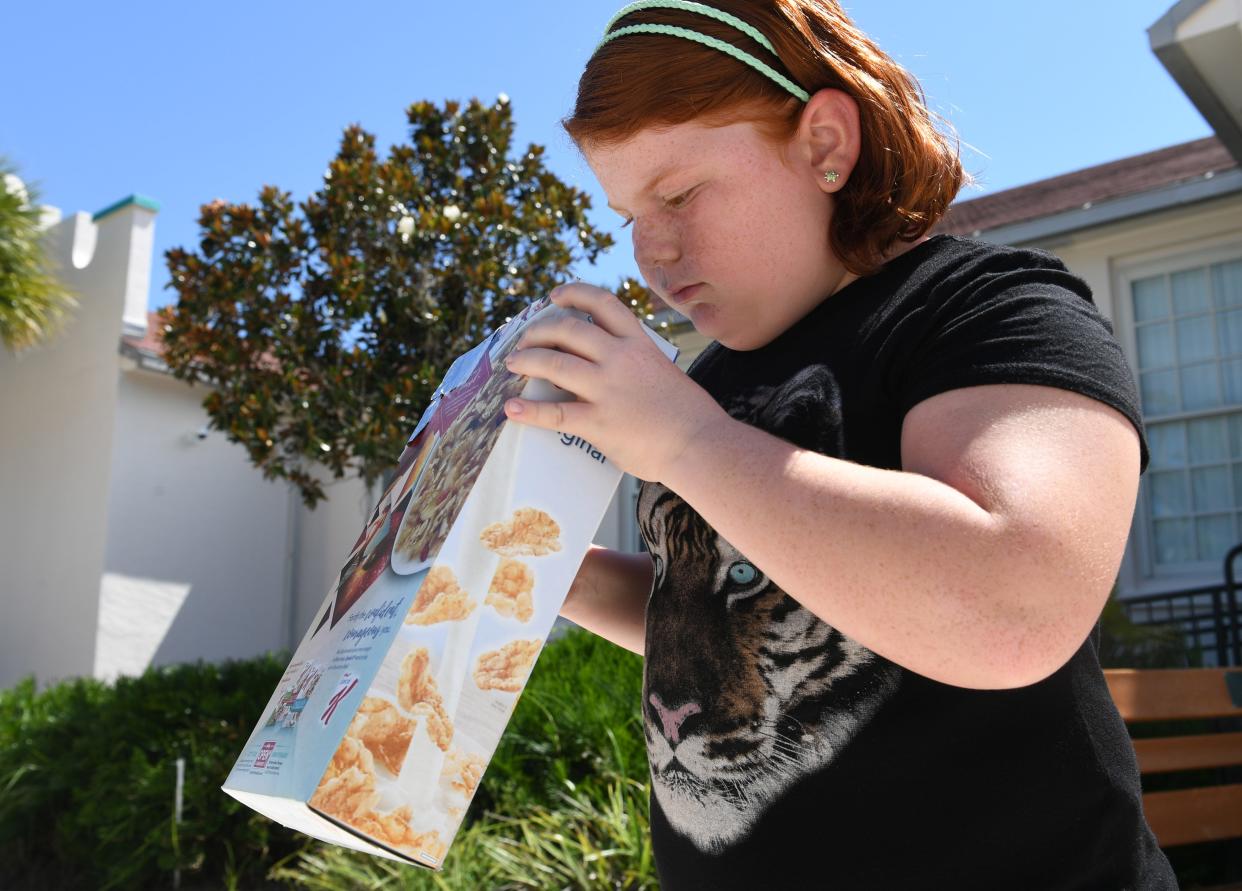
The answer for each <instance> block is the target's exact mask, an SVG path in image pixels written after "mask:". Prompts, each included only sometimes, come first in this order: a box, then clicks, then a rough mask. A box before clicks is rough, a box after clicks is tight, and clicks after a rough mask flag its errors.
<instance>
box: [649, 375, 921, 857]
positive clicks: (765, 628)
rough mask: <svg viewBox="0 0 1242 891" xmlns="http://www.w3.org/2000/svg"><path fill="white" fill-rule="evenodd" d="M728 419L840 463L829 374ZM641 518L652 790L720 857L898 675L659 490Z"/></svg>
mask: <svg viewBox="0 0 1242 891" xmlns="http://www.w3.org/2000/svg"><path fill="white" fill-rule="evenodd" d="M725 407H726V409H727V410H728V411H729V412H730V414H732V415H733V416H734V417H737V418H739V419H740V420H744V421H747V422H748V423H752V424H754V425H755V426H758V427H761V428H762V429H765V430H768V431H769V432H771V433H774V434H776V435H778V436H782V437H783V438H785V439H788V440H790V441H792V442H794V443H796V444H798V445H801V446H803V447H806V448H814V449H815V450H816V451H820V452H824V453H825V454H830V455H832V454H837V455H839V454H841V453H842V452H841V447H842V441H841V439H842V435H841V430H840V400H839V396H838V391H837V388H836V385H835V382H834V380H833V378H832V375H831V373H830V372H829V371H828V369H827V368H825V367H823V366H815V367H812V368H809V369H806V370H804V371H803V372H801V373H800V374H798V375H797V376H796V377H794V378H792V379H791V380H790V381H788V382H787V383H786V384H785V385H783V386H781V387H779V388H762V389H757V390H754V391H751V392H749V393H747V394H745V396H744V397H742V398H740V399H738V400H734V401H733V402H731V403H729V404H726V406H725ZM638 518H639V527H640V529H641V531H642V535H643V538H644V540H645V541H646V542H647V546H648V548H649V550H650V551H651V555H652V562H653V564H654V568H655V582H654V585H653V588H652V594H651V599H650V601H649V603H648V607H647V631H646V634H647V647H646V649H647V658H646V660H645V662H644V679H643V717H644V722H643V723H644V727H645V731H646V739H647V755H648V760H649V762H650V768H651V777H652V789H653V792H654V793H655V796H656V798H657V800H658V801H659V804H660V807H661V808H662V809H663V811H664V813H665V815H666V817H667V818H668V821H669V823H670V824H671V825H672V826H673V828H674V829H676V830H677V831H678V832H680V833H681V834H683V835H685V836H686V837H688V838H689V839H690V840H691V841H692V842H693V843H694V844H695V846H697V847H698V848H699V849H700V850H703V851H716V850H719V849H721V848H723V847H726V846H727V845H729V844H731V843H733V842H735V841H737V840H738V839H740V838H742V837H743V836H745V835H746V834H747V832H748V831H749V829H750V827H751V826H752V825H753V824H754V822H755V821H756V820H757V819H758V818H759V817H760V816H762V814H763V813H764V812H765V811H766V810H767V809H768V808H769V807H770V806H771V805H772V804H773V803H774V802H775V801H776V800H777V799H779V798H780V797H781V796H782V794H783V793H784V792H785V791H786V790H787V789H788V788H789V787H790V786H791V785H793V784H794V783H796V782H797V781H798V780H799V779H800V778H802V777H804V776H806V775H808V774H810V773H813V772H815V771H818V770H820V769H822V768H823V767H825V766H826V765H828V764H829V763H830V762H831V761H832V760H833V758H834V757H835V756H836V755H837V753H839V752H840V751H841V750H842V748H844V747H845V746H846V745H847V744H848V743H849V741H850V740H851V738H852V737H853V736H854V735H855V733H856V732H857V731H858V729H859V728H860V727H861V726H863V725H864V724H865V723H866V722H867V721H868V720H869V719H870V718H871V716H872V715H873V714H874V713H875V711H876V710H877V709H878V708H879V706H880V705H881V704H882V703H883V702H884V701H885V700H886V699H888V698H889V697H890V696H891V695H892V692H893V690H895V689H896V685H897V682H898V678H899V676H900V673H899V669H898V668H897V667H896V666H895V665H893V664H892V663H890V662H888V661H886V660H884V659H882V658H881V657H879V656H877V655H876V654H874V653H872V652H871V651H870V650H868V649H866V648H865V647H863V646H861V645H860V644H858V643H856V642H854V641H852V640H850V639H849V638H848V637H846V636H845V635H843V634H841V633H840V632H839V631H837V630H836V629H834V628H832V627H831V626H830V625H828V624H826V623H825V622H823V621H822V620H820V619H819V618H818V617H816V616H815V615H814V614H813V613H811V612H810V611H809V610H807V609H805V608H804V607H803V606H801V605H800V604H799V603H798V602H797V601H795V600H794V599H793V598H792V597H790V596H789V595H787V594H786V593H785V592H784V591H782V590H781V589H780V588H779V587H777V586H776V585H775V584H774V583H773V582H771V581H770V580H769V579H768V578H767V576H765V575H764V573H763V572H762V570H760V569H759V567H757V566H755V565H754V564H752V563H751V562H750V561H748V560H747V559H746V556H745V555H744V554H742V553H741V552H740V551H738V550H737V549H736V548H735V547H733V546H732V545H731V544H730V543H729V542H728V541H726V540H725V539H723V538H722V537H720V536H719V535H718V534H717V533H716V532H715V531H714V530H713V529H712V528H711V527H710V526H709V525H708V524H707V523H706V522H704V521H703V519H702V518H701V517H700V516H699V515H698V514H697V513H696V512H695V511H694V510H693V509H692V508H691V507H690V506H689V505H687V504H686V502H685V501H683V500H682V499H681V498H680V497H678V496H677V495H676V494H675V493H674V492H672V491H670V490H669V489H668V488H667V487H665V486H663V485H660V484H658V483H643V485H642V489H641V492H640V495H639V502H638Z"/></svg>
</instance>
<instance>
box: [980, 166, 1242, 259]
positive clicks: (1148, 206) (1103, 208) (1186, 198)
mask: <svg viewBox="0 0 1242 891" xmlns="http://www.w3.org/2000/svg"><path fill="white" fill-rule="evenodd" d="M1236 193H1242V168H1237V167H1235V168H1233V169H1231V170H1226V171H1223V172H1220V173H1213V172H1211V171H1209V172H1208V173H1205V174H1203V175H1202V176H1200V177H1197V178H1195V179H1192V180H1183V181H1182V182H1179V183H1173V184H1171V185H1167V186H1162V187H1160V188H1156V189H1150V190H1148V191H1146V192H1138V193H1136V194H1133V195H1125V196H1122V197H1120V198H1114V199H1111V200H1109V201H1101V202H1099V203H1096V204H1088V205H1084V206H1083V207H1080V208H1075V209H1073V210H1067V211H1061V212H1059V213H1053V214H1048V215H1047V216H1043V217H1035V218H1033V219H1029V220H1021V221H1019V222H1016V223H1009V224H1007V225H1004V226H996V227H994V228H991V229H982V230H976V231H975V232H972V233H970V234H971V237H973V238H978V239H980V240H982V241H990V242H994V243H996V244H1015V245H1016V244H1029V243H1032V242H1043V241H1047V240H1049V239H1052V238H1057V237H1060V236H1064V235H1069V234H1070V233H1073V232H1078V231H1081V230H1083V229H1093V228H1096V227H1099V226H1105V225H1108V224H1109V223H1116V222H1120V221H1122V220H1126V219H1133V218H1134V217H1139V216H1144V215H1147V214H1152V213H1157V212H1159V211H1164V210H1172V209H1174V208H1178V207H1182V206H1185V205H1188V204H1195V203H1197V202H1200V201H1208V200H1211V199H1213V198H1223V197H1226V196H1228V195H1232V194H1236Z"/></svg>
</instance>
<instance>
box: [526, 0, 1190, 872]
mask: <svg viewBox="0 0 1242 891" xmlns="http://www.w3.org/2000/svg"><path fill="white" fill-rule="evenodd" d="M565 127H566V129H567V130H568V132H569V133H570V135H571V136H572V138H573V139H574V140H575V142H576V144H577V145H578V147H579V148H580V149H581V150H582V152H583V154H584V156H585V158H586V159H587V162H588V163H589V164H590V166H591V169H592V171H593V172H594V173H595V175H596V177H597V178H598V179H599V182H600V184H601V186H602V187H603V189H604V191H605V193H606V194H607V196H608V199H609V205H610V206H611V207H613V208H614V209H615V210H616V211H617V212H618V213H620V214H621V215H622V216H623V217H625V219H626V221H627V222H626V225H632V226H633V235H634V257H635V260H636V261H637V264H638V267H639V269H640V271H641V273H642V275H643V277H644V279H645V280H646V281H647V283H648V284H649V286H650V287H651V288H652V289H653V290H654V291H655V292H656V293H657V294H659V296H660V297H661V298H663V299H664V300H665V301H666V302H667V303H668V304H669V305H671V306H672V307H674V308H675V309H676V310H677V311H678V312H679V313H681V314H683V315H685V316H686V317H688V318H689V319H690V320H691V322H692V323H693V324H694V327H695V328H696V329H697V330H698V331H699V332H701V333H702V334H704V335H706V336H707V337H709V338H710V339H711V340H712V341H713V342H712V343H711V345H710V346H709V347H708V348H707V349H706V350H705V351H704V352H703V354H702V355H701V356H700V357H699V358H698V359H697V360H696V361H695V363H694V365H693V366H692V367H691V369H690V371H689V374H688V375H683V374H682V373H681V372H680V371H679V370H677V368H676V367H675V366H674V365H673V364H672V363H670V362H668V361H667V360H666V359H665V358H664V357H663V356H662V355H661V354H660V353H659V352H658V350H656V348H655V347H654V346H653V345H652V344H651V343H650V341H649V340H648V338H647V337H646V336H645V335H644V334H643V332H642V330H641V327H640V325H639V323H638V321H637V320H636V319H635V318H634V317H633V315H632V314H631V313H630V312H629V310H628V309H627V308H626V307H625V306H624V305H622V304H621V302H620V301H618V300H617V299H616V298H615V297H614V296H613V295H612V294H610V293H608V292H607V291H604V290H601V289H598V288H593V287H590V286H588V285H582V284H573V285H566V286H562V287H560V288H558V289H557V290H556V291H554V292H553V294H552V300H553V301H554V302H555V303H557V304H559V305H562V306H568V307H575V308H577V309H580V310H582V311H584V312H586V313H588V314H590V315H591V316H592V317H593V320H594V324H593V325H592V324H588V323H586V322H582V321H577V320H573V319H568V320H562V321H556V322H549V323H545V324H540V325H538V326H533V327H532V328H531V329H530V330H528V331H527V332H526V333H525V334H524V336H523V338H522V340H521V341H520V342H519V344H518V347H519V349H518V351H516V352H514V353H513V354H512V355H511V356H510V357H509V360H508V363H509V367H510V368H511V369H512V370H513V371H515V372H517V373H520V374H526V375H534V376H538V377H542V378H546V379H548V380H550V381H551V382H552V383H554V384H556V385H558V386H560V387H562V388H564V389H567V390H569V391H571V392H573V393H574V394H575V395H576V396H577V400H578V401H576V402H572V403H537V402H530V401H525V400H512V401H511V402H510V403H508V404H507V406H506V411H507V413H508V416H509V417H510V418H511V419H512V420H514V421H519V422H522V423H528V424H533V425H535V426H539V427H545V428H548V429H555V430H559V431H563V432H565V433H570V434H575V435H578V436H582V437H583V438H585V439H587V440H588V441H590V442H592V443H594V444H595V446H596V447H597V448H599V449H601V450H602V451H603V452H604V453H605V454H607V455H608V456H609V457H610V458H611V459H612V460H613V461H614V462H615V463H616V464H617V465H619V466H620V467H621V468H623V469H624V470H626V471H628V472H629V473H632V474H634V475H635V476H637V477H639V478H640V479H642V480H644V481H645V482H644V483H643V485H642V489H641V494H640V498H639V504H638V520H639V525H640V528H641V531H642V534H643V537H644V539H645V541H646V543H647V546H648V548H649V550H650V553H649V554H638V555H633V554H621V553H615V552H610V551H608V550H605V549H602V548H596V549H593V550H592V551H591V552H590V553H589V554H588V556H587V558H586V560H585V561H584V563H583V565H582V568H581V570H580V572H579V575H578V578H577V579H576V581H575V584H574V587H573V590H572V591H571V592H570V596H569V598H568V600H567V602H566V604H565V607H564V609H563V613H564V614H565V615H566V616H568V617H569V618H570V619H572V620H574V621H575V622H577V623H579V624H581V625H583V626H585V627H587V628H590V629H592V630H594V631H595V632H597V633H599V634H601V635H603V636H605V637H607V638H609V639H610V640H612V641H614V642H616V643H618V644H620V645H622V646H625V647H628V648H629V649H631V650H634V651H635V652H638V653H641V654H643V655H644V657H645V662H644V690H643V703H642V706H643V717H644V722H645V728H646V735H647V743H648V755H649V760H650V768H651V777H652V790H653V795H652V800H651V826H652V833H653V844H654V850H655V855H656V862H657V866H658V869H659V873H660V878H661V881H662V885H663V887H664V888H665V889H666V891H672V889H679V888H710V889H724V888H745V889H755V888H780V889H786V888H842V889H855V888H867V889H870V888H875V889H904V888H951V889H966V888H980V889H984V888H986V889H998V888H1002V889H1018V888H1032V889H1049V888H1108V889H1120V888H1128V889H1137V888H1141V889H1156V888H1173V887H1175V882H1174V879H1173V877H1172V873H1171V870H1170V868H1169V865H1168V862H1167V861H1166V859H1165V858H1164V856H1163V855H1162V854H1161V852H1160V850H1159V849H1158V848H1157V846H1156V843H1155V840H1154V838H1153V836H1152V834H1151V832H1150V830H1149V829H1148V827H1147V825H1146V823H1145V821H1144V818H1143V814H1142V810H1141V797H1140V790H1139V783H1138V773H1137V769H1136V765H1135V761H1134V756H1133V751H1132V749H1131V746H1130V743H1129V739H1128V737H1127V735H1126V730H1125V727H1124V725H1123V724H1122V722H1121V720H1120V718H1119V717H1118V714H1117V711H1116V709H1115V708H1114V707H1113V705H1112V701H1111V699H1110V698H1109V695H1108V690H1107V688H1106V687H1105V684H1104V680H1103V676H1102V674H1101V671H1100V667H1099V664H1098V661H1097V658H1096V645H1095V642H1094V639H1093V629H1094V628H1095V627H1096V622H1097V619H1098V617H1099V614H1100V610H1101V608H1102V606H1103V604H1104V602H1105V600H1106V598H1107V597H1108V593H1109V590H1110V587H1111V585H1112V583H1113V580H1114V579H1115V577H1116V572H1117V569H1118V566H1119V563H1120V561H1121V557H1122V552H1123V550H1124V547H1125V541H1126V534H1127V531H1128V529H1129V525H1130V519H1131V514H1132V512H1133V509H1134V504H1135V498H1136V493H1137V487H1138V478H1139V474H1140V473H1141V472H1142V470H1143V469H1144V468H1145V466H1146V461H1147V449H1146V444H1145V442H1144V439H1143V434H1142V420H1141V416H1140V412H1139V408H1138V399H1137V396H1136V393H1135V386H1134V382H1133V379H1132V376H1131V374H1130V372H1129V370H1128V366H1127V364H1126V361H1125V359H1124V357H1123V355H1122V353H1121V350H1120V348H1119V346H1118V345H1117V342H1116V341H1115V340H1114V339H1113V337H1112V329H1111V326H1110V325H1109V323H1108V322H1107V321H1106V320H1105V319H1104V318H1103V317H1102V316H1101V315H1100V314H1099V313H1098V312H1097V311H1096V309H1095V307H1094V305H1093V304H1092V301H1091V295H1090V293H1089V292H1088V290H1087V287H1086V285H1085V284H1084V283H1083V282H1081V281H1080V280H1079V279H1077V278H1075V277H1074V276H1072V275H1070V274H1069V273H1068V272H1067V271H1066V269H1065V267H1064V266H1063V265H1062V264H1061V263H1060V262H1059V261H1057V260H1056V259H1055V258H1054V257H1052V256H1050V255H1048V254H1045V253H1042V252H1038V251H1029V250H1016V249H1011V248H1005V247H998V246H994V245H988V244H983V243H978V242H973V241H970V240H966V239H960V238H954V237H947V236H932V237H929V236H928V232H929V230H930V229H931V227H932V226H933V225H934V224H935V222H936V221H937V220H938V219H939V217H940V216H941V215H942V214H943V213H944V211H945V209H946V208H947V207H948V205H949V203H950V202H951V201H952V199H953V197H954V195H955V194H956V192H957V190H958V187H959V186H960V184H961V182H962V179H963V174H962V169H961V166H960V164H959V161H958V158H957V154H956V151H955V150H954V148H953V146H951V145H950V144H949V143H948V141H947V140H946V139H945V138H944V136H942V135H941V134H940V133H939V132H937V130H936V128H935V126H934V125H933V121H932V119H931V115H930V114H929V112H928V110H927V109H926V107H925V106H924V103H923V100H922V97H921V94H920V92H919V89H918V86H917V84H916V83H915V82H914V80H913V79H912V78H911V76H910V75H909V74H908V73H906V72H905V71H904V70H902V69H901V68H900V67H899V66H897V65H896V64H895V63H894V62H893V60H892V59H890V58H889V57H888V56H886V55H885V54H884V53H883V52H882V51H881V50H880V49H879V48H878V47H876V46H875V45H874V44H873V43H872V42H871V41H870V40H869V39H868V38H867V37H866V36H865V35H864V34H862V33H861V32H859V31H858V29H857V28H856V27H855V26H854V25H853V23H852V22H851V21H850V20H849V19H848V18H847V17H846V15H845V14H844V13H843V12H842V10H841V9H840V7H839V6H838V5H837V4H836V2H834V0H716V2H714V3H713V4H712V5H711V6H708V5H705V4H701V3H695V2H684V0H668V2H639V3H632V4H630V5H629V6H627V7H625V8H624V9H622V10H621V12H620V13H619V14H618V15H617V16H616V17H615V18H614V19H613V21H612V22H610V23H609V24H608V26H607V28H606V29H605V39H604V41H603V42H602V43H601V44H600V46H599V47H598V49H597V50H596V52H595V53H594V55H593V56H592V57H591V59H590V60H589V61H588V63H587V66H586V70H585V72H584V73H583V75H582V79H581V81H580V83H579V90H578V98H577V103H576V106H575V108H574V112H573V114H572V115H571V116H570V117H569V118H568V119H567V120H566V121H565Z"/></svg>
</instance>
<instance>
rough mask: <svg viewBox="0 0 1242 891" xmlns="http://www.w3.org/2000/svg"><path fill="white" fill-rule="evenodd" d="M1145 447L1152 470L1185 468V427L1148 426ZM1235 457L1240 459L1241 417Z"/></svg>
mask: <svg viewBox="0 0 1242 891" xmlns="http://www.w3.org/2000/svg"><path fill="white" fill-rule="evenodd" d="M1147 447H1148V449H1149V450H1150V452H1151V463H1150V464H1149V465H1148V466H1150V467H1151V469H1152V470H1155V469H1156V468H1158V467H1185V466H1186V425H1185V424H1183V423H1180V422H1174V423H1171V424H1152V425H1150V426H1148V428H1147ZM1237 457H1239V458H1242V416H1239V417H1238V452H1237ZM1239 503H1242V502H1239Z"/></svg>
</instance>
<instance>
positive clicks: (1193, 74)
mask: <svg viewBox="0 0 1242 891" xmlns="http://www.w3.org/2000/svg"><path fill="white" fill-rule="evenodd" d="M1210 2H1212V0H1178V2H1177V3H1175V4H1173V6H1172V7H1170V9H1169V11H1168V12H1166V13H1165V14H1164V15H1163V16H1161V17H1160V18H1159V20H1157V21H1156V23H1155V24H1153V25H1152V26H1151V27H1150V28H1148V29H1147V37H1148V40H1149V41H1150V43H1151V49H1152V52H1153V53H1155V55H1156V58H1157V59H1159V60H1160V64H1162V65H1163V66H1164V67H1165V70H1166V71H1168V72H1169V74H1170V76H1172V78H1173V80H1174V81H1175V82H1176V83H1177V85H1178V86H1179V87H1180V88H1181V90H1182V92H1183V93H1185V94H1186V98H1188V99H1189V100H1190V101H1191V103H1192V104H1193V105H1194V107H1195V108H1196V109H1197V110H1198V111H1199V114H1201V115H1203V117H1204V119H1205V120H1206V121H1207V122H1208V124H1210V125H1211V127H1212V129H1213V130H1214V131H1215V132H1216V135H1217V137H1218V138H1219V139H1220V141H1221V142H1222V143H1224V145H1225V148H1227V149H1228V150H1229V154H1231V155H1232V156H1233V158H1234V160H1235V161H1237V162H1238V163H1239V164H1242V119H1239V117H1238V115H1237V114H1236V113H1235V112H1234V111H1232V110H1231V109H1230V108H1229V107H1228V105H1227V104H1226V103H1225V102H1224V101H1222V100H1221V97H1220V96H1219V95H1218V94H1217V92H1216V90H1214V89H1213V88H1212V86H1211V84H1210V83H1208V81H1207V79H1206V78H1205V77H1204V75H1203V72H1202V70H1201V67H1200V65H1199V64H1197V63H1196V60H1195V59H1194V58H1192V56H1191V53H1190V52H1188V51H1187V48H1186V46H1185V45H1184V44H1183V42H1182V41H1181V39H1179V38H1178V35H1177V31H1178V28H1179V26H1180V25H1181V24H1182V23H1183V22H1185V21H1186V20H1187V19H1189V18H1190V17H1191V16H1192V15H1194V14H1195V13H1196V12H1198V11H1199V10H1200V9H1202V8H1203V7H1204V6H1206V5H1207V4H1208V3H1210Z"/></svg>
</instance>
